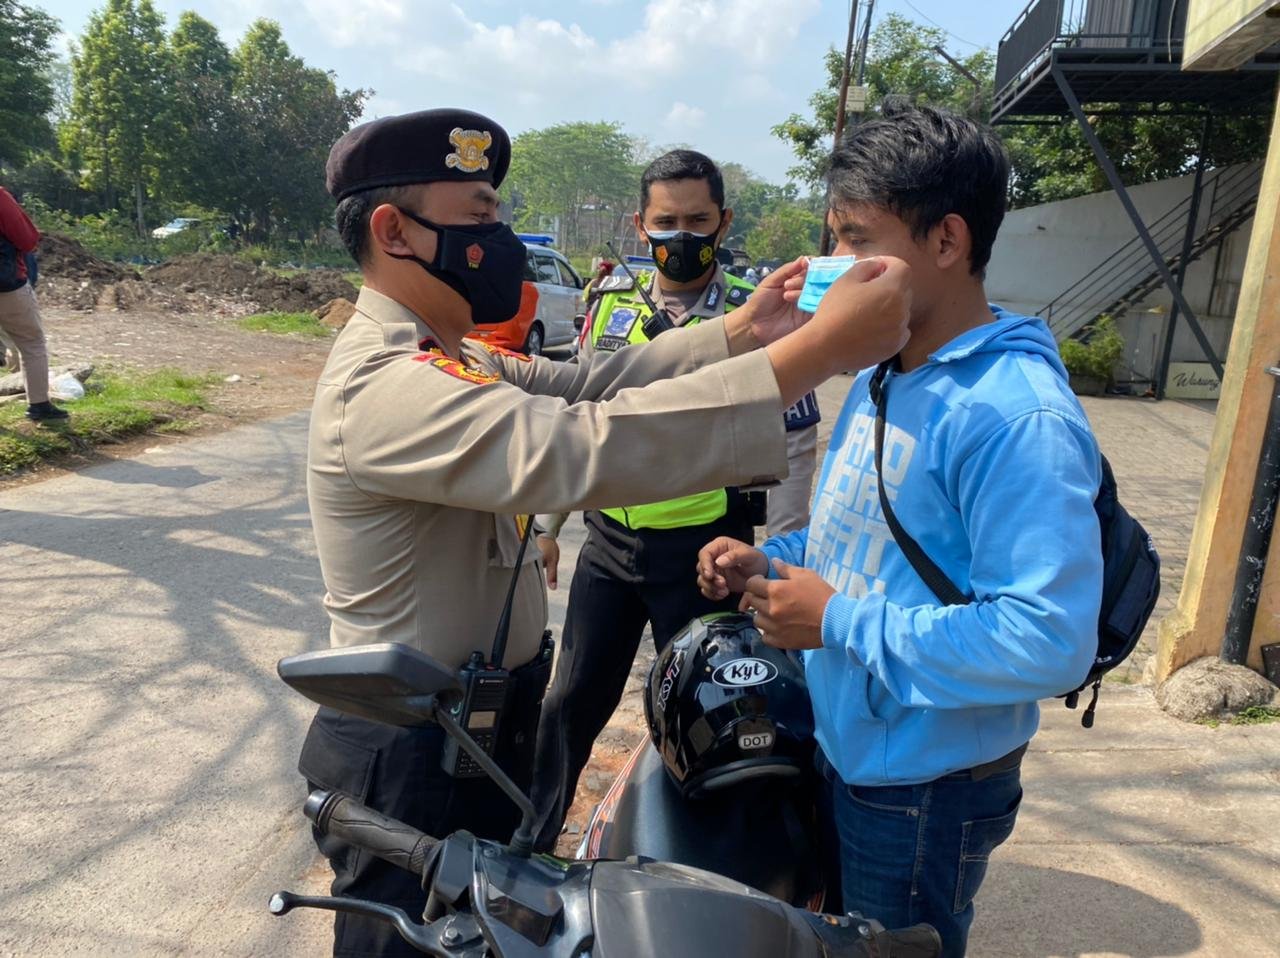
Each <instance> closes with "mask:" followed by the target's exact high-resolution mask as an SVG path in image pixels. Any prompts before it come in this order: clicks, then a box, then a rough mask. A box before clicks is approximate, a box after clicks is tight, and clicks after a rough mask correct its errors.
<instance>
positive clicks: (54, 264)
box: [36, 233, 138, 283]
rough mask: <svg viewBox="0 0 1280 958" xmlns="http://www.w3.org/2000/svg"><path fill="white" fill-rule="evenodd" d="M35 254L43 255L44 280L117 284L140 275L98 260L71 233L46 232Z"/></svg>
mask: <svg viewBox="0 0 1280 958" xmlns="http://www.w3.org/2000/svg"><path fill="white" fill-rule="evenodd" d="M36 255H37V256H38V257H39V258H40V277H41V279H44V278H46V277H47V278H48V279H51V280H52V279H67V280H76V281H81V280H89V281H91V282H94V283H114V282H117V281H119V280H122V279H125V278H126V277H130V276H132V277H133V278H134V279H137V277H138V274H137V272H136V271H134V270H132V269H129V268H128V267H126V266H121V265H120V264H119V263H110V262H108V261H107V260H105V259H99V258H98V257H96V256H94V255H93V254H92V253H90V252H89V251H88V250H87V249H85V248H84V247H83V246H81V245H80V244H79V243H78V242H76V241H75V240H73V239H72V238H71V237H70V236H64V235H62V234H61V233H46V234H45V235H44V236H43V237H41V239H40V248H39V249H38V250H37V251H36Z"/></svg>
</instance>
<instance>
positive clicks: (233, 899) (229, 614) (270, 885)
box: [0, 379, 1280, 958]
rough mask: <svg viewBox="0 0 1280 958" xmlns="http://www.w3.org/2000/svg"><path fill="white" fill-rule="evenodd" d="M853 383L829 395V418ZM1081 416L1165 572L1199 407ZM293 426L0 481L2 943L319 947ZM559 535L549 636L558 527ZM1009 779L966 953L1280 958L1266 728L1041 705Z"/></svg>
mask: <svg viewBox="0 0 1280 958" xmlns="http://www.w3.org/2000/svg"><path fill="white" fill-rule="evenodd" d="M848 382H849V381H848V379H838V380H835V381H833V382H832V383H829V384H828V385H827V387H825V388H824V390H823V399H824V408H826V410H827V411H828V415H829V416H830V417H831V419H834V412H835V410H836V409H837V408H838V405H839V401H840V398H841V396H842V395H843V391H844V390H845V389H847V386H848ZM1192 413H1194V414H1195V417H1200V418H1194V417H1192V416H1191V414H1192ZM1089 414H1090V417H1091V419H1092V420H1093V422H1094V424H1095V427H1096V428H1097V429H1098V432H1099V435H1100V438H1101V440H1102V443H1103V446H1104V449H1106V450H1107V451H1108V453H1109V454H1111V455H1112V458H1113V459H1114V460H1115V461H1116V466H1117V472H1118V473H1119V474H1120V483H1121V490H1122V492H1123V493H1124V497H1125V501H1126V502H1130V503H1131V505H1133V506H1135V507H1134V511H1135V512H1136V513H1138V514H1139V515H1140V516H1141V517H1142V518H1143V520H1144V521H1146V522H1148V523H1149V524H1150V526H1151V529H1152V531H1153V533H1155V534H1156V537H1157V541H1158V542H1160V545H1161V548H1162V551H1164V552H1165V556H1166V560H1168V559H1169V557H1170V551H1171V550H1170V547H1169V544H1170V543H1173V542H1176V541H1177V540H1178V538H1179V536H1180V535H1181V530H1179V529H1178V528H1177V527H1176V525H1175V520H1176V518H1177V516H1178V515H1179V514H1184V513H1185V511H1186V510H1187V509H1188V508H1190V509H1191V512H1192V514H1194V500H1195V499H1198V483H1199V473H1200V472H1201V471H1202V469H1203V460H1202V459H1201V464H1200V466H1199V467H1197V466H1196V465H1195V463H1194V462H1193V461H1191V460H1192V459H1193V457H1194V455H1195V450H1196V449H1197V448H1199V447H1198V445H1197V443H1198V442H1199V441H1200V439H1199V436H1200V432H1201V431H1203V430H1204V429H1205V428H1207V425H1208V416H1205V415H1204V414H1203V413H1202V412H1201V411H1199V410H1195V409H1192V408H1191V407H1180V406H1178V405H1177V404H1172V403H1165V404H1162V405H1159V406H1157V405H1151V404H1143V403H1136V402H1126V401H1121V400H1107V401H1098V402H1097V403H1091V404H1089ZM305 422H306V417H305V414H299V415H295V416H290V417H287V418H285V419H281V420H277V421H275V422H270V423H263V424H259V425H256V426H251V427H244V428H241V429H236V430H233V431H231V432H228V433H224V434H222V435H219V436H215V437H212V438H207V439H198V440H193V441H189V442H184V443H174V444H171V445H163V446H158V448H157V449H155V450H153V451H148V452H147V453H146V454H144V455H142V456H140V457H138V458H137V459H136V460H132V461H120V462H113V463H107V464H104V465H100V466H96V467H94V468H92V469H89V470H86V471H85V472H82V473H79V474H77V475H72V476H65V477H60V478H57V479H53V480H49V481H47V482H43V483H38V484H34V485H29V486H24V487H21V488H14V489H10V490H7V491H4V492H0V583H2V586H0V597H2V599H0V601H2V602H3V612H2V613H0V614H3V619H2V620H0V621H2V623H3V624H2V625H0V629H2V634H0V656H3V659H4V663H5V667H4V669H3V671H2V672H0V692H2V693H3V697H4V698H3V700H4V702H5V703H6V705H7V708H5V709H3V710H0V735H2V737H0V741H3V742H4V747H5V749H6V752H7V755H6V761H5V762H4V764H3V765H2V766H0V794H3V795H4V797H5V800H6V802H7V804H8V805H9V814H8V815H6V816H5V817H4V818H3V819H2V820H0V954H12V955H23V956H28V955H32V956H58V955H66V954H92V955H97V954H121V955H173V954H189V955H315V954H321V953H324V952H325V949H326V936H327V927H328V918H327V917H326V916H323V915H318V914H310V915H309V914H306V913H295V915H291V916H289V917H288V918H285V919H280V920H277V919H272V918H270V917H269V916H268V915H267V914H266V913H265V910H264V907H263V906H264V903H265V901H266V899H267V897H268V895H269V894H270V892H271V891H273V890H275V889H277V888H281V887H290V888H294V889H297V890H319V889H321V888H322V887H323V886H324V884H325V882H326V870H325V868H324V866H323V865H322V864H321V863H319V862H318V861H317V860H316V858H315V855H314V853H313V851H312V848H311V845H310V840H309V836H308V835H307V832H306V829H305V828H304V827H303V826H304V825H305V822H304V820H303V818H302V816H301V814H299V812H298V808H299V803H300V801H301V799H302V797H303V796H302V789H301V783H300V781H299V780H298V778H297V776H296V775H295V774H294V772H293V766H294V762H295V759H296V756H297V751H298V747H299V745H300V743H301V736H302V733H303V730H304V728H305V723H306V721H307V718H308V717H309V714H310V711H311V710H310V708H309V706H307V705H306V703H304V702H303V701H302V700H301V699H299V698H298V697H297V696H295V695H293V694H292V693H290V692H288V691H287V690H286V689H285V688H284V686H283V685H282V684H281V683H279V682H278V680H277V679H276V677H275V674H274V663H275V661H276V660H277V659H278V658H279V657H280V656H283V655H287V654H289V653H291V652H295V651H298V650H301V649H304V648H313V647H318V646H319V645H321V644H323V636H324V616H323V613H322V611H321V610H320V606H319V598H320V595H321V591H322V589H321V584H320V580H319V575H318V569H317V568H316V565H315V559H314V549H313V545H312V542H311V537H310V530H309V524H308V521H307V515H306V507H305V498H304V491H303V486H302V455H303V446H304V440H305ZM830 425H831V421H830V419H829V420H828V422H827V424H826V429H829V428H830ZM1109 437H1110V438H1109ZM1155 438H1158V439H1159V441H1158V442H1155V441H1154V440H1155ZM1157 447H1158V448H1157ZM1199 454H1200V455H1201V457H1202V456H1203V452H1202V451H1201V452H1200V453H1199ZM1175 466H1179V468H1180V469H1181V470H1182V471H1183V472H1184V473H1185V475H1179V476H1175V475H1174V472H1175V469H1174V467H1175ZM1141 477H1148V478H1152V479H1154V480H1156V482H1154V483H1153V484H1151V485H1147V486H1144V487H1142V488H1143V489H1144V490H1145V491H1144V492H1143V493H1141V494H1140V495H1139V494H1138V485H1137V484H1138V479H1139V478H1141ZM1175 479H1176V480H1178V481H1177V483H1175V482H1174V480H1175ZM1160 483H1164V485H1163V486H1161V485H1160ZM1193 486H1194V489H1193ZM1161 489H1163V490H1164V491H1163V492H1161ZM1135 498H1149V499H1150V503H1149V504H1148V503H1134V499H1135ZM1188 503H1191V505H1188ZM1162 510H1165V511H1162ZM1180 510H1181V512H1180ZM1166 527H1167V528H1168V530H1170V531H1169V534H1166V531H1165V530H1166ZM565 536H566V538H565V539H564V540H563V542H562V545H563V547H564V556H563V559H562V566H561V577H562V581H563V582H564V583H565V586H564V587H562V588H561V589H560V590H559V591H558V592H557V593H553V594H552V602H553V606H552V607H553V613H552V614H553V620H554V624H555V625H556V627H557V628H558V626H559V623H560V622H561V621H562V618H563V602H564V599H565V597H566V590H567V584H568V581H569V577H570V574H571V570H572V565H573V561H574V557H575V555H576V543H577V542H578V541H580V537H581V524H580V523H579V522H578V521H577V520H576V519H575V520H572V521H571V522H570V523H569V524H568V526H567V528H566V533H565ZM1166 564H1167V565H1168V564H1169V563H1168V562H1167V563H1166ZM1178 574H1180V571H1179V573H1178ZM1174 594H1176V593H1174ZM1173 597H1174V596H1173V595H1171V594H1169V592H1167V593H1166V600H1169V599H1172V598H1173ZM632 704H634V703H632ZM1025 784H1026V790H1027V798H1026V801H1025V803H1024V806H1023V812H1022V817H1021V820H1020V824H1019V828H1018V830H1017V832H1016V833H1015V835H1014V838H1013V839H1012V840H1011V842H1010V843H1009V844H1008V845H1006V846H1005V847H1004V848H1002V849H1001V850H1000V851H999V852H997V854H996V856H995V860H994V861H993V863H992V865H991V871H990V877H989V880H988V882H987V885H986V886H985V888H984V891H983V893H982V896H981V897H980V899H979V903H978V907H979V919H978V924H977V925H976V927H975V933H974V939H973V948H972V950H971V954H973V955H980V956H981V955H993V956H1027V958H1031V956H1057V955H1063V956H1085V955H1090V956H1095V955H1096V956H1101V955H1141V956H1157V955H1200V956H1222V958H1226V956H1235V955H1269V954H1276V953H1278V952H1280V949H1278V948H1277V946H1276V942H1277V941H1280V917H1278V916H1280V878H1278V877H1277V875H1278V873H1280V869H1277V863H1278V862H1280V837H1278V836H1280V833H1278V832H1277V830H1276V826H1275V818H1276V813H1277V811H1280V800H1278V799H1277V796H1280V725H1270V726H1262V727H1257V728H1230V727H1222V728H1218V729H1209V728H1201V727H1188V726H1183V725H1181V724H1180V723H1177V722H1175V721H1174V720H1172V719H1169V718H1167V717H1166V716H1164V715H1163V714H1162V713H1161V712H1159V710H1158V709H1156V708H1155V706H1154V704H1153V703H1152V701H1151V699H1150V695H1149V693H1148V692H1147V690H1145V689H1142V688H1136V689H1129V688H1124V687H1120V686H1117V687H1108V688H1107V689H1106V690H1105V691H1104V698H1103V702H1102V705H1101V706H1100V711H1099V715H1098V724H1097V727H1095V728H1094V729H1093V730H1092V731H1084V730H1082V729H1080V727H1079V725H1078V719H1077V717H1076V715H1075V714H1074V713H1070V712H1067V711H1066V710H1065V709H1063V708H1062V707H1061V705H1060V704H1059V703H1057V702H1051V703H1048V704H1047V706H1046V708H1045V721H1044V730H1043V731H1042V733H1041V734H1040V736H1039V737H1038V738H1037V739H1036V740H1035V743H1034V745H1033V748H1032V751H1031V753H1030V754H1029V756H1028V759H1027V763H1026V774H1025Z"/></svg>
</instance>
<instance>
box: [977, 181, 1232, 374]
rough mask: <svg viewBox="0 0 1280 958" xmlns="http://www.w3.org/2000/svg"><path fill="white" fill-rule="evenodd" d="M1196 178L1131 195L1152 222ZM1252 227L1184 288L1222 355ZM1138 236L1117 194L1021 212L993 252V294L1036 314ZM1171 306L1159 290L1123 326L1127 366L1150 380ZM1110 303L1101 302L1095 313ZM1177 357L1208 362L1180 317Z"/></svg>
mask: <svg viewBox="0 0 1280 958" xmlns="http://www.w3.org/2000/svg"><path fill="white" fill-rule="evenodd" d="M1192 180H1193V177H1191V176H1183V177H1178V178H1177V179H1172V180H1161V181H1159V182H1157V183H1146V184H1143V185H1141V186H1137V187H1134V188H1133V189H1131V190H1130V191H1129V195H1130V196H1131V197H1132V198H1133V202H1134V205H1135V206H1136V207H1137V208H1138V211H1139V212H1140V213H1141V214H1142V217H1143V219H1144V220H1145V221H1147V222H1148V223H1150V222H1151V221H1153V220H1154V219H1156V218H1158V217H1159V216H1161V215H1162V214H1164V213H1165V212H1166V211H1167V210H1169V208H1170V207H1172V206H1174V205H1175V204H1177V203H1178V202H1179V201H1180V200H1182V199H1184V198H1185V197H1186V196H1187V195H1188V194H1190V192H1191V186H1192ZM1203 196H1204V199H1203V201H1202V206H1201V217H1202V220H1203V218H1204V217H1206V216H1207V215H1208V212H1209V209H1208V204H1209V200H1210V192H1209V190H1207V189H1206V191H1205V193H1204V194H1203ZM1251 228H1252V220H1250V221H1247V222H1245V223H1244V224H1243V225H1242V226H1241V227H1240V228H1239V229H1238V230H1236V231H1235V232H1234V233H1233V234H1232V235H1231V236H1230V237H1229V238H1228V239H1227V240H1226V243H1225V244H1224V247H1223V250H1222V255H1221V257H1218V256H1217V254H1216V253H1215V252H1214V251H1210V252H1209V253H1208V254H1206V255H1205V256H1204V257H1203V258H1201V259H1199V260H1197V261H1196V262H1194V263H1192V264H1191V267H1190V268H1189V269H1188V271H1187V278H1186V281H1185V284H1184V287H1183V292H1184V294H1185V295H1186V297H1187V301H1188V302H1189V303H1190V305H1191V308H1192V309H1194V310H1196V316H1197V318H1198V319H1199V320H1200V324H1201V326H1202V327H1203V328H1204V330H1205V333H1206V335H1207V337H1208V339H1209V342H1210V344H1211V345H1212V346H1213V348H1214V350H1215V352H1216V353H1217V355H1218V357H1219V358H1222V357H1224V356H1225V355H1226V350H1227V343H1228V340H1229V339H1230V336H1231V317H1232V314H1233V313H1234V310H1235V300H1236V296H1237V295H1238V293H1239V289H1240V281H1241V277H1242V276H1243V274H1244V261H1245V256H1246V254H1247V252H1248V245H1249V234H1250V230H1251ZM1134 235H1135V231H1134V228H1133V224H1132V223H1131V222H1130V220H1129V217H1128V216H1127V215H1126V214H1125V211H1124V208H1123V207H1122V206H1121V205H1120V200H1119V199H1118V198H1117V197H1116V195H1115V194H1114V193H1112V192H1107V193H1094V194H1091V195H1089V196H1080V197H1076V198H1075V199H1071V200H1062V201H1060V202H1057V203H1045V204H1042V205H1040V206H1033V207H1028V208H1027V209H1021V210H1015V211H1013V212H1011V213H1009V214H1008V215H1007V216H1006V217H1005V220H1004V224H1003V225H1002V226H1001V228H1000V235H999V236H998V237H997V238H996V244H995V248H994V249H993V250H992V256H991V265H990V266H989V267H988V269H987V284H986V285H987V295H988V296H989V298H990V299H991V300H992V301H993V302H997V303H1001V304H1002V305H1005V306H1008V307H1009V308H1011V309H1015V310H1018V311H1020V312H1023V313H1027V314H1037V313H1039V312H1040V311H1041V310H1042V309H1043V308H1044V306H1045V305H1046V304H1048V303H1049V302H1050V301H1052V300H1053V299H1054V298H1055V297H1056V296H1058V294H1059V293H1061V292H1062V291H1063V290H1065V289H1066V288H1067V287H1069V286H1071V285H1072V284H1073V283H1075V282H1076V281H1077V280H1078V279H1080V278H1081V277H1082V276H1084V275H1086V274H1087V273H1089V272H1090V271H1092V270H1096V269H1099V268H1101V267H1103V266H1104V265H1105V264H1106V263H1107V262H1108V261H1109V260H1110V259H1111V257H1112V255H1113V254H1114V253H1115V252H1116V251H1117V250H1119V249H1120V248H1121V247H1122V246H1124V245H1125V244H1126V243H1128V242H1129V241H1130V240H1131V239H1132V238H1133V237H1134ZM1215 261H1218V274H1217V275H1218V278H1217V283H1216V284H1215V283H1214V265H1215ZM1144 265H1145V264H1144ZM1211 289H1212V291H1213V296H1212V300H1213V301H1212V302H1210V292H1211ZM1172 302H1173V297H1172V295H1171V294H1170V293H1169V292H1168V290H1166V289H1165V288H1164V286H1163V285H1161V286H1160V287H1158V288H1157V289H1156V290H1155V291H1154V292H1153V293H1152V294H1151V295H1150V296H1148V297H1147V299H1146V300H1145V301H1144V302H1142V303H1141V304H1139V305H1138V306H1137V307H1136V308H1131V309H1130V310H1129V312H1128V314H1127V315H1126V316H1125V317H1124V318H1122V319H1120V320H1119V322H1118V325H1119V327H1120V330H1121V332H1122V333H1123V334H1124V336H1125V340H1126V342H1127V344H1128V346H1129V352H1128V356H1127V361H1128V363H1129V365H1130V367H1131V368H1132V370H1133V371H1134V372H1136V373H1137V374H1138V375H1140V376H1149V375H1150V374H1151V373H1152V371H1153V370H1154V369H1155V367H1156V364H1157V362H1158V354H1159V350H1160V346H1161V342H1162V339H1163V335H1164V328H1165V324H1166V320H1167V315H1168V310H1169V307H1170V305H1171V304H1172ZM1105 305H1106V303H1102V302H1100V303H1098V304H1097V308H1099V309H1101V308H1103V307H1104V306H1105ZM1171 358H1172V360H1173V361H1174V362H1179V361H1185V362H1202V361H1204V354H1203V353H1202V352H1201V350H1200V347H1199V346H1198V345H1197V343H1196V340H1195V338H1194V336H1193V335H1192V333H1191V330H1190V328H1189V327H1188V326H1187V324H1186V323H1185V322H1182V321H1181V320H1180V321H1179V322H1178V327H1177V331H1176V334H1175V336H1174V342H1173V354H1172V357H1171Z"/></svg>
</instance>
